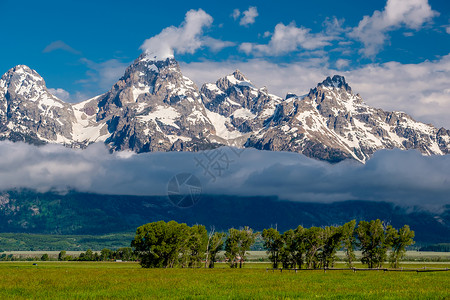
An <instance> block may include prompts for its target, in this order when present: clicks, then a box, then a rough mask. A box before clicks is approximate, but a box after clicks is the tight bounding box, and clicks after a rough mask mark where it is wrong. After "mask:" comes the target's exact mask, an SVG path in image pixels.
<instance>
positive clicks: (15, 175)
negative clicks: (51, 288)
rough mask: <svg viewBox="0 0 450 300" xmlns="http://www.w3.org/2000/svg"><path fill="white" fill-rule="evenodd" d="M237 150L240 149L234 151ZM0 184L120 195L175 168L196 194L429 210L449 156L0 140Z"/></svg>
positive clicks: (439, 195)
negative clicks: (133, 148) (124, 148)
mask: <svg viewBox="0 0 450 300" xmlns="http://www.w3.org/2000/svg"><path fill="white" fill-rule="evenodd" d="M241 151H242V152H241ZM0 156H1V158H2V159H1V160H0V189H2V190H9V189H13V188H30V189H36V190H37V191H40V192H46V191H49V190H54V191H62V192H64V191H67V190H70V189H75V190H77V191H80V192H92V193H102V194H122V195H165V194H167V183H168V182H169V180H170V179H171V178H172V177H173V176H175V175H177V174H179V173H191V174H194V175H195V176H196V177H198V178H199V180H200V182H201V185H202V190H203V193H205V194H228V195H241V196H273V195H276V196H278V197H279V198H280V199H284V200H291V201H302V202H334V201H342V200H371V201H388V202H393V203H396V204H398V205H401V206H407V207H409V206H421V207H424V208H430V209H436V208H439V207H442V206H443V205H448V204H450V196H449V195H450V172H449V171H448V170H450V156H431V157H425V156H422V155H421V154H420V153H418V152H417V151H400V150H383V151H379V152H377V153H375V155H374V156H373V158H372V159H370V160H369V161H368V162H367V163H366V164H365V165H362V164H359V163H356V162H354V161H344V162H341V163H339V164H335V165H331V164H328V163H326V162H321V161H317V160H313V159H310V158H307V157H305V156H303V155H300V154H297V153H286V152H269V151H258V150H253V149H246V150H239V151H238V150H236V149H231V148H227V147H224V148H219V149H218V150H213V151H212V152H199V153H188V152H182V153H179V152H177V153H175V152H169V153H145V154H134V153H128V152H122V153H114V154H109V152H108V150H107V148H106V147H105V146H104V145H103V144H94V145H91V146H89V147H88V148H87V149H86V150H73V149H68V148H65V147H63V146H59V145H46V146H42V147H35V146H31V145H27V144H23V143H11V142H0Z"/></svg>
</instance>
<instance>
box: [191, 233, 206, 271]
mask: <svg viewBox="0 0 450 300" xmlns="http://www.w3.org/2000/svg"><path fill="white" fill-rule="evenodd" d="M188 234H189V238H188V241H187V245H188V250H189V251H188V254H189V267H198V266H200V263H201V261H202V260H203V259H204V258H205V254H206V248H207V246H208V232H207V231H206V228H205V226H203V225H194V226H192V227H191V228H190V229H189V230H188Z"/></svg>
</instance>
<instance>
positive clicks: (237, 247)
mask: <svg viewBox="0 0 450 300" xmlns="http://www.w3.org/2000/svg"><path fill="white" fill-rule="evenodd" d="M256 236H257V233H254V232H253V229H251V228H249V227H248V226H245V227H244V228H243V229H241V230H238V229H235V228H231V229H229V230H228V237H227V239H226V241H225V256H226V257H227V258H228V260H229V261H230V266H231V267H232V268H237V263H238V261H239V268H242V263H243V262H244V260H245V254H246V252H247V251H248V250H250V247H251V246H252V245H253V244H254V243H255V240H256Z"/></svg>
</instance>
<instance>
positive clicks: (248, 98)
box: [0, 54, 450, 162]
mask: <svg viewBox="0 0 450 300" xmlns="http://www.w3.org/2000/svg"><path fill="white" fill-rule="evenodd" d="M0 138H1V139H8V140H12V141H24V142H28V143H33V144H44V143H58V144H64V145H66V146H69V147H75V148H84V147H86V146H87V145H89V144H90V143H93V142H104V143H105V144H107V145H108V146H109V147H110V148H111V150H112V151H122V150H131V151H135V152H138V153H139V152H149V151H198V150H205V149H212V148H216V147H218V146H221V145H228V146H234V147H239V148H243V147H254V148H257V149H262V150H271V151H293V152H298V153H303V154H304V155H306V156H309V157H312V158H317V159H321V160H326V161H329V162H338V161H341V160H343V159H347V158H349V159H355V160H357V161H360V162H365V161H366V160H367V159H369V158H370V157H371V155H372V154H373V153H374V152H375V151H377V150H379V149H392V148H400V149H417V150H418V151H420V152H421V153H423V154H424V155H433V154H438V155H444V154H448V153H449V151H450V131H449V130H447V129H444V128H440V129H438V128H435V127H434V126H432V125H428V124H424V123H421V122H417V121H415V120H413V119H412V118H411V117H410V116H408V115H407V114H405V113H401V112H386V111H383V110H381V109H376V108H373V107H370V106H368V105H366V104H365V103H364V102H363V100H362V98H361V97H360V95H359V94H354V93H353V91H352V89H351V87H350V86H349V85H348V84H347V82H346V81H345V78H344V77H342V76H338V75H335V76H333V77H328V78H326V79H325V80H324V81H323V82H321V83H319V84H318V85H317V87H315V88H314V89H311V90H310V92H309V93H308V94H307V95H305V96H302V97H299V96H297V95H294V94H288V95H287V96H286V97H285V99H283V98H280V97H278V96H275V95H272V94H270V93H269V92H268V91H267V89H266V88H265V87H262V88H258V87H256V86H255V85H254V84H253V83H252V82H251V81H250V80H248V79H247V78H246V77H245V76H244V75H243V74H242V73H241V72H240V71H235V72H233V73H232V74H229V75H227V76H225V77H223V78H220V79H218V80H217V81H216V82H215V83H207V84H204V85H203V86H202V88H201V89H200V90H199V89H198V88H197V86H196V85H195V84H194V82H193V81H192V80H190V79H189V78H187V77H186V76H184V75H183V74H182V72H181V70H180V67H179V65H178V63H177V62H176V60H175V59H174V58H172V57H169V58H165V59H163V60H157V59H156V58H151V57H149V56H148V55H146V54H142V55H141V56H140V57H139V58H138V59H136V60H135V61H134V62H133V64H132V65H131V66H129V67H128V68H127V70H126V71H125V74H124V76H123V77H122V78H120V79H119V81H118V82H117V83H116V84H114V86H113V87H112V88H111V89H110V90H109V91H107V92H106V93H104V94H102V95H99V96H97V97H94V98H92V99H89V100H86V101H83V102H80V103H77V104H69V103H65V102H63V101H61V100H60V99H58V98H57V97H55V96H54V95H52V94H51V93H50V92H49V90H48V89H47V88H46V86H45V82H44V80H43V79H42V77H41V76H39V74H38V73H37V72H36V71H34V70H31V69H30V68H28V67H26V66H17V67H15V68H12V69H11V70H9V71H8V72H7V73H6V74H5V75H3V76H2V77H1V79H0Z"/></svg>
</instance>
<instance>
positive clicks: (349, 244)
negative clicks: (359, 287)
mask: <svg viewBox="0 0 450 300" xmlns="http://www.w3.org/2000/svg"><path fill="white" fill-rule="evenodd" d="M355 226H356V220H352V221H350V222H348V223H345V224H344V225H342V227H341V228H342V229H341V230H342V237H341V241H342V248H343V249H344V251H345V258H346V260H347V265H348V267H350V268H351V267H353V262H354V261H355V260H356V256H355V244H356V236H355Z"/></svg>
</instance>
